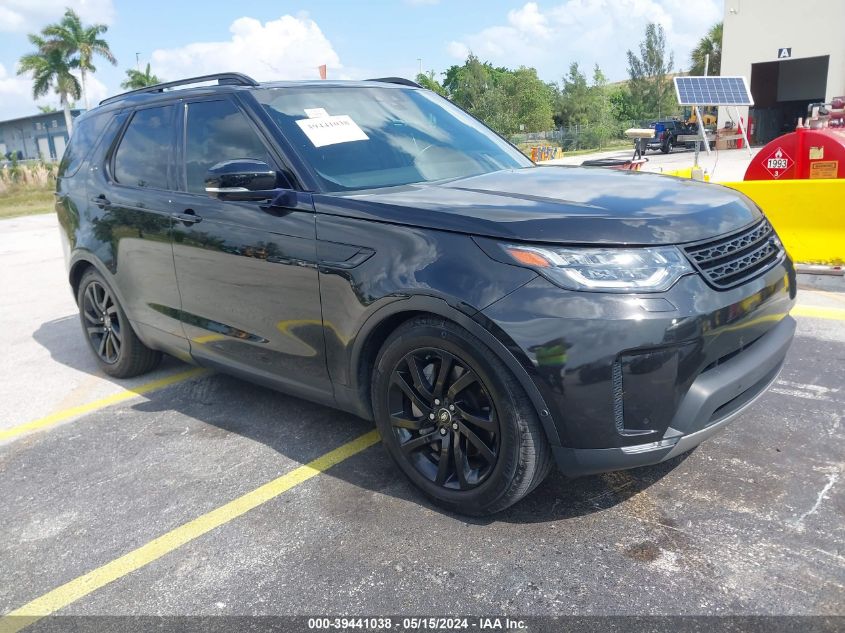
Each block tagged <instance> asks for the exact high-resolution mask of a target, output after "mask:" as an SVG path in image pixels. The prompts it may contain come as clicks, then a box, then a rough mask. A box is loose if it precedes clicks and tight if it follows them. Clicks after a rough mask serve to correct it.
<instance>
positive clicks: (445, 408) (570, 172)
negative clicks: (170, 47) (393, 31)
mask: <svg viewBox="0 0 845 633" xmlns="http://www.w3.org/2000/svg"><path fill="white" fill-rule="evenodd" d="M203 81H204V82H205V84H206V85H199V86H194V87H187V86H188V85H190V83H191V82H197V83H199V82H203ZM210 81H214V82H216V84H215V85H207V84H208V83H210ZM176 88H181V89H176ZM56 209H57V211H58V215H59V220H60V223H61V227H62V237H63V243H64V247H65V254H66V258H67V266H68V270H69V280H70V284H71V286H72V288H73V292H74V293H75V296H76V299H77V302H78V305H79V310H80V315H81V316H80V318H81V321H82V329H83V332H84V334H85V336H86V338H87V340H88V342H89V344H90V346H91V349H92V351H93V353H94V354H95V356H96V358H97V360H98V362H99V364H100V366H101V367H102V369H103V371H104V372H106V373H108V374H110V375H112V376H118V377H125V376H132V375H136V374H140V373H142V372H146V371H149V370H151V369H152V368H153V367H155V366H156V364H157V363H158V362H159V359H160V357H161V353H162V352H164V353H168V354H172V355H174V356H176V357H178V358H180V359H183V360H186V361H188V362H194V363H198V364H201V365H207V366H210V367H214V368H217V369H219V370H220V371H223V372H228V373H231V374H235V375H237V376H241V377H243V378H245V379H248V380H252V381H255V382H259V383H261V384H264V385H267V386H270V387H273V388H276V389H279V390H282V391H285V392H288V393H291V394H295V395H297V396H301V397H304V398H308V399H311V400H314V401H316V402H320V403H323V404H325V405H328V406H331V407H337V408H339V409H343V410H345V411H349V412H352V413H354V414H356V415H359V416H361V417H364V418H369V419H374V420H375V422H376V424H377V426H378V429H379V431H380V432H381V436H382V438H383V442H384V445H385V447H386V449H387V451H388V452H389V453H390V455H391V456H392V457H393V458H394V459H395V460H396V462H397V464H398V465H399V468H401V470H402V471H403V472H404V473H405V474H406V475H407V476H408V477H409V478H410V479H411V480H412V481H413V482H414V483H415V484H416V485H417V486H419V487H420V488H421V489H422V490H423V491H424V492H425V493H426V494H428V495H429V496H430V497H432V498H433V499H435V500H436V501H437V502H439V503H441V504H443V505H445V506H446V507H449V508H452V509H455V510H458V511H460V512H466V513H474V514H481V513H489V512H495V511H497V510H501V509H503V508H505V507H507V506H509V505H511V504H512V503H514V502H516V501H517V500H518V499H520V498H521V497H523V496H525V495H526V494H528V493H529V492H530V491H531V490H532V489H533V488H534V487H536V486H537V485H538V484H539V483H540V481H541V480H542V479H543V477H544V476H545V475H546V474H547V473H548V471H549V469H550V468H551V465H552V462H553V461H554V462H556V463H557V465H558V467H559V468H560V470H562V471H563V472H564V473H566V474H569V475H580V474H587V473H597V472H602V471H608V470H614V469H621V468H630V467H633V466H640V465H644V464H654V463H657V462H660V461H663V460H666V459H669V458H671V457H674V456H676V455H678V454H680V453H683V452H684V451H687V450H689V449H691V448H692V447H694V446H696V445H697V444H699V443H700V442H701V441H702V440H704V439H705V438H707V437H709V436H711V435H713V434H714V433H716V432H717V431H718V430H719V429H721V428H722V427H724V426H725V425H726V424H727V423H728V422H730V421H731V420H733V419H734V418H735V417H736V415H737V414H738V413H739V412H740V411H741V410H742V409H744V408H745V407H746V406H747V405H749V404H750V403H751V402H752V401H753V400H754V399H755V398H757V397H758V396H759V395H760V394H762V393H763V392H764V391H765V389H766V387H767V386H768V385H769V384H770V383H771V382H772V381H773V380H774V379H775V377H776V376H777V374H778V372H779V371H780V368H781V365H782V364H783V361H784V357H785V355H786V352H787V348H788V347H789V345H790V342H791V340H792V336H793V331H794V327H795V325H794V321H793V320H792V319H791V318H790V317H789V315H788V313H789V310H790V308H791V307H792V305H793V302H794V297H795V274H794V269H793V266H792V262H791V261H790V259H789V257H788V256H787V254H786V253H785V252H784V249H783V247H782V246H781V243H780V241H779V240H778V238H777V236H776V235H775V233H774V231H773V230H772V227H771V226H770V225H769V223H768V221H767V220H766V218H765V217H764V216H763V214H762V213H761V212H760V210H759V209H758V208H757V207H756V206H755V205H754V204H753V203H752V202H751V201H750V200H749V199H747V198H745V197H743V196H742V195H740V194H738V193H736V192H734V191H732V190H730V189H726V188H723V187H720V186H717V185H710V184H704V183H698V182H692V181H685V180H679V179H674V178H669V177H666V176H659V175H650V174H640V173H631V172H620V171H611V170H604V169H590V168H578V167H538V166H536V165H534V164H533V163H531V162H530V161H529V160H528V159H526V158H525V157H524V156H523V155H522V154H521V153H520V152H519V151H517V150H516V149H515V148H514V147H512V146H511V145H509V144H508V143H507V142H505V141H504V140H502V139H501V138H500V137H499V136H497V135H496V134H495V133H493V132H492V131H490V130H489V129H488V128H486V127H484V125H482V124H481V123H479V122H478V121H476V120H475V119H473V118H472V117H471V116H469V115H468V114H466V113H465V112H463V111H462V110H460V109H458V108H457V107H455V106H454V105H452V104H451V103H450V102H449V101H447V100H446V99H443V98H441V97H439V96H437V95H435V94H434V93H432V92H429V91H427V90H423V89H421V88H420V87H419V86H416V85H415V84H411V83H410V82H407V81H404V80H399V79H381V80H372V81H365V82H331V81H312V82H280V83H268V84H258V83H256V82H255V81H253V80H252V79H250V78H248V77H246V76H244V75H239V74H234V73H226V74H221V75H214V76H208V77H202V78H197V79H193V80H189V81H187V80H186V81H185V82H174V83H170V84H161V85H157V86H153V87H151V88H145V89H143V90H140V91H135V92H131V93H127V94H124V95H120V96H117V97H113V98H110V99H107V100H105V101H103V102H102V103H101V105H100V107H98V108H96V109H94V110H93V111H91V112H88V113H87V114H85V115H84V116H82V117H80V118H79V119H78V121H77V127H76V131H75V132H74V135H73V138H72V139H71V142H70V144H69V146H68V149H67V152H66V154H65V156H64V158H63V160H62V164H61V168H60V174H59V179H58V186H57V203H56Z"/></svg>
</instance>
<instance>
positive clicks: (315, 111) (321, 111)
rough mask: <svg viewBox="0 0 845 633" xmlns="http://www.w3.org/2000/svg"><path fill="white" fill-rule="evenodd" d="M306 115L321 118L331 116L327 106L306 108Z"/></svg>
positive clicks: (311, 117) (310, 117)
mask: <svg viewBox="0 0 845 633" xmlns="http://www.w3.org/2000/svg"><path fill="white" fill-rule="evenodd" d="M305 116H307V117H308V118H309V119H321V118H323V117H327V116H329V113H328V112H326V109H325V108H305Z"/></svg>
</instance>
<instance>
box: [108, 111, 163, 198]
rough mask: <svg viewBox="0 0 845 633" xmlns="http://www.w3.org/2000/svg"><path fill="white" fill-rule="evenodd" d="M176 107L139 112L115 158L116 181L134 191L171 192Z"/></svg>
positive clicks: (133, 119) (127, 130) (134, 117)
mask: <svg viewBox="0 0 845 633" xmlns="http://www.w3.org/2000/svg"><path fill="white" fill-rule="evenodd" d="M172 121H173V106H162V107H159V108H147V109H145V110H138V111H137V112H136V113H135V115H134V116H133V117H132V120H131V121H130V122H129V127H128V128H127V129H126V134H124V135H123V138H122V139H121V141H120V145H119V146H118V148H117V153H116V154H115V158H114V179H115V180H116V181H117V182H119V183H121V184H124V185H131V186H133V187H152V188H154V189H167V188H168V184H167V183H168V178H167V172H168V165H170V163H171V161H170V152H171V140H172V138H173V127H172Z"/></svg>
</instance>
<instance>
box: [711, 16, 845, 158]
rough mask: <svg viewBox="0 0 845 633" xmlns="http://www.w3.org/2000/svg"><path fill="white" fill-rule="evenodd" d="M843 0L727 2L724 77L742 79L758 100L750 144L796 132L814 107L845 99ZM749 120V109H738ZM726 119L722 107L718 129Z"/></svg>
mask: <svg viewBox="0 0 845 633" xmlns="http://www.w3.org/2000/svg"><path fill="white" fill-rule="evenodd" d="M843 26H845V0H804V1H803V2H800V3H795V2H787V0H725V17H724V34H723V39H722V68H721V74H722V75H723V76H734V75H740V76H744V77H745V78H746V79H747V80H748V82H749V87H750V89H751V95H752V97H753V98H754V106H753V107H752V108H751V109H750V115H751V125H750V126H749V131H750V132H751V135H750V136H751V140H752V143H754V144H763V143H766V142H768V141H770V140H771V139H773V138H775V137H777V136H779V135H780V134H782V133H784V132H786V131H791V130H792V129H794V128H795V123H796V121H797V119H798V117H804V116H806V113H807V105H808V104H810V103H818V102H828V101H830V100H831V99H832V98H833V97H837V96H841V95H845V36H843ZM740 114H741V115H742V117H743V119H744V120H745V121H748V120H749V119H748V117H749V109H748V108H740ZM727 119H728V112H727V109H726V108H721V112H720V114H719V125H720V126H722V125H724V123H725V121H726V120H727Z"/></svg>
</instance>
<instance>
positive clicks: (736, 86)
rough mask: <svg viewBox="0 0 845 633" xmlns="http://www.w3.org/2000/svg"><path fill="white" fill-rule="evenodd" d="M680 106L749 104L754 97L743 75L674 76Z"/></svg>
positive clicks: (752, 102) (752, 101)
mask: <svg viewBox="0 0 845 633" xmlns="http://www.w3.org/2000/svg"><path fill="white" fill-rule="evenodd" d="M674 80H675V93H676V94H677V96H678V104H679V105H682V106H694V105H697V106H728V105H731V106H750V105H754V99H752V98H751V94H750V93H749V91H748V86H747V85H746V84H745V77H674Z"/></svg>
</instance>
